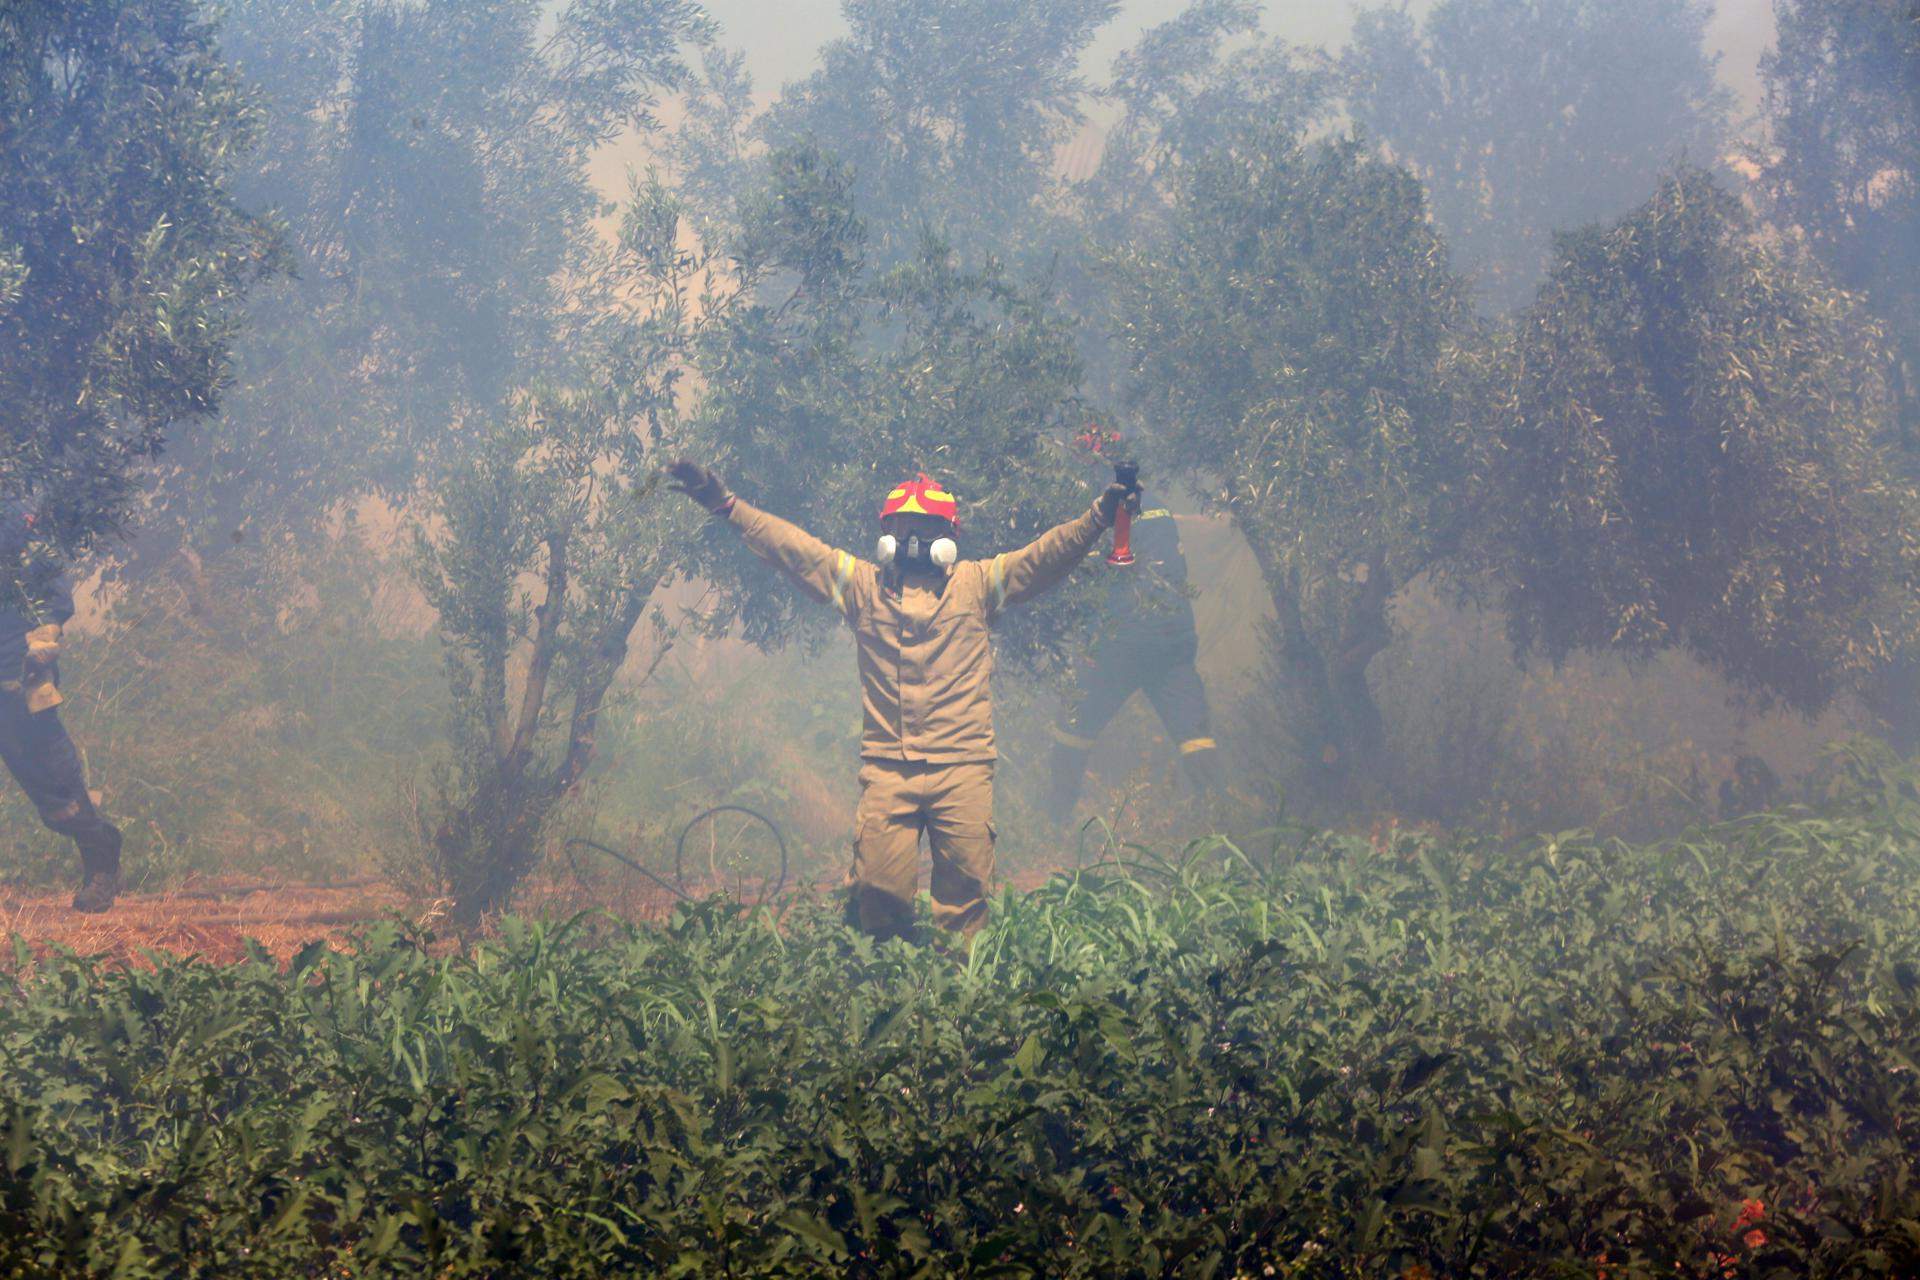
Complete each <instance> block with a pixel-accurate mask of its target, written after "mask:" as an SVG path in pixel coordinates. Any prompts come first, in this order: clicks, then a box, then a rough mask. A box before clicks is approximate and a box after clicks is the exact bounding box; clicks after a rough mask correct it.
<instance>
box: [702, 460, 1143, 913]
mask: <svg viewBox="0 0 1920 1280" xmlns="http://www.w3.org/2000/svg"><path fill="white" fill-rule="evenodd" d="M669 472H670V474H671V475H672V477H673V479H674V481H675V486H674V487H675V488H677V489H679V490H680V491H681V492H683V493H686V494H687V495H689V496H690V497H692V498H693V499H694V500H695V501H697V502H699V503H700V504H701V505H702V506H704V507H705V508H706V509H707V510H708V511H709V512H711V513H712V514H713V515H714V517H715V518H717V519H720V520H723V521H725V522H726V523H727V524H728V525H730V526H732V528H733V529H734V531H735V532H736V533H738V534H739V535H740V537H741V538H742V539H744V540H745V541H746V544H747V545H748V546H749V547H750V548H752V549H753V551H754V553H755V554H757V555H759V556H760V557H761V558H762V559H764V560H767V561H769V562H770V563H772V564H773V565H775V566H776V567H778V568H780V569H782V570H784V571H785V572H786V573H787V574H788V575H789V576H791V577H792V578H793V579H794V580H795V581H797V582H798V583H799V584H800V585H801V587H802V588H804V589H805V590H806V591H807V593H808V594H809V595H812V596H813V597H815V598H816V599H819V600H821V601H824V602H826V603H828V604H829V605H831V606H832V607H833V608H834V609H835V610H837V611H838V612H839V613H840V614H841V615H842V616H843V617H844V618H846V620H847V623H848V625H849V626H851V627H852V628H853V634H854V639H855V642H856V646H857V650H858V660H859V670H860V695H861V707H862V711H863V719H864V728H863V732H862V735H861V740H860V759H861V764H860V803H859V807H858V809H857V811H856V813H855V816H854V836H853V866H852V868H851V870H850V871H849V872H848V876H847V881H848V891H849V904H848V905H849V914H850V915H851V916H852V918H854V919H855V920H856V921H857V922H858V924H859V926H860V927H861V928H862V929H863V930H865V931H866V932H867V933H869V934H872V935H873V936H875V937H880V938H888V937H904V936H908V935H910V933H911V931H912V924H913V898H914V894H915V893H916V891H917V890H918V886H919V874H920V866H919V863H920V848H919V846H920V835H921V833H922V832H923V831H924V832H925V833H926V836H927V844H928V846H929V848H930V850H931V853H932V860H933V874H932V883H931V888H932V897H933V919H934V922H935V923H936V924H938V925H940V926H941V927H943V928H945V929H948V930H953V931H956V932H958V933H960V934H962V935H965V936H971V935H972V933H973V932H974V931H975V930H977V929H978V928H979V927H980V925H981V924H982V923H983V922H984V921H985V919H986V914H987V894H988V886H989V884H990V882H991V880H992V878H993V844H994V827H993V766H994V759H995V751H994V737H993V700H992V695H991V693H990V691H989V687H988V685H989V678H990V676H991V674H992V670H993V651H992V647H991V645H990V642H989V638H988V627H989V626H990V624H991V623H992V622H993V621H994V619H995V618H996V617H997V616H998V615H999V613H1000V611H1001V610H1002V609H1004V608H1007V607H1008V606H1010V605H1015V604H1019V603H1020V602H1021V601H1023V600H1029V599H1032V598H1033V597H1034V596H1037V595H1039V594H1040V593H1041V592H1043V591H1045V590H1047V589H1048V588H1049V587H1052V586H1054V585H1055V584H1056V583H1058V582H1060V581H1061V580H1062V579H1064V578H1065V577H1066V576H1067V574H1068V573H1069V572H1070V571H1071V570H1072V569H1073V567H1074V566H1075V565H1077V564H1079V563H1080V562H1081V561H1082V560H1084V559H1085V558H1086V555H1087V552H1088V551H1090V550H1091V549H1092V547H1093V544H1094V543H1095V542H1096V541H1097V540H1098V539H1099V537H1100V534H1101V532H1102V531H1103V530H1105V529H1106V528H1107V527H1108V526H1110V525H1111V524H1112V523H1113V520H1114V514H1115V512H1116V511H1117V510H1118V509H1119V506H1120V504H1121V503H1122V502H1123V501H1124V500H1125V497H1126V493H1127V490H1126V487H1125V486H1124V485H1121V484H1118V483H1115V484H1112V485H1109V486H1108V487H1107V489H1106V491H1105V492H1103V493H1102V494H1101V495H1100V498H1099V500H1098V501H1097V502H1096V503H1095V504H1094V505H1093V507H1092V508H1091V509H1090V510H1088V511H1087V512H1085V513H1084V514H1082V515H1080V516H1079V517H1077V518H1075V519H1072V520H1069V521H1067V522H1066V523H1064V524H1060V525H1056V526H1055V527H1054V528H1052V529H1049V530H1048V531H1047V532H1046V533H1043V534H1041V535H1040V536H1039V537H1038V538H1036V539H1034V541H1032V542H1030V543H1028V544H1027V545H1026V546H1024V547H1022V548H1020V549H1019V550H1017V551H1009V552H1006V553H1004V554H1002V555H997V556H994V557H993V558H992V559H990V560H962V559H960V554H959V542H958V539H959V532H960V529H959V522H958V519H957V515H958V510H957V507H956V504H955V502H954V498H953V495H951V494H949V493H947V492H946V491H945V490H944V489H942V488H941V487H940V485H939V484H937V483H936V482H935V481H933V480H932V479H930V478H929V477H928V476H927V475H926V474H925V473H922V474H921V475H919V476H918V477H917V478H915V479H913V480H909V481H907V482H906V483H904V484H902V485H899V486H898V487H896V488H895V489H894V490H893V491H892V492H891V493H889V494H888V495H887V497H886V501H885V503H884V504H883V505H882V506H881V508H880V528H881V533H880V538H879V542H878V547H877V550H876V553H875V555H874V558H873V559H872V560H871V561H868V560H862V559H858V558H856V557H855V556H853V555H851V554H849V553H848V552H845V551H841V550H838V549H836V548H834V547H830V546H828V545H827V544H825V543H824V542H821V541H820V540H819V539H817V538H815V537H814V536H813V535H811V534H809V533H807V532H806V531H805V530H803V529H800V528H797V527H796V526H794V525H792V524H789V523H787V522H786V521H785V520H782V519H780V518H779V517H778V516H775V515H772V514H770V513H768V512H765V511H762V510H760V509H759V508H757V507H754V506H752V505H750V504H748V503H746V502H744V501H742V500H740V499H739V498H736V497H735V496H734V495H733V494H732V493H730V492H728V490H727V487H726V485H725V484H724V483H722V481H721V479H720V477H719V476H718V475H716V474H714V473H713V472H712V471H710V470H708V469H707V468H705V467H703V466H700V465H698V464H696V463H693V462H688V461H685V460H682V461H679V462H675V463H674V464H673V465H672V466H671V467H670V468H669Z"/></svg>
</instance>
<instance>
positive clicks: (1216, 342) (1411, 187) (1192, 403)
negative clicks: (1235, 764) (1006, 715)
mask: <svg viewBox="0 0 1920 1280" xmlns="http://www.w3.org/2000/svg"><path fill="white" fill-rule="evenodd" d="M1173 189H1174V194H1173V200H1174V204H1173V215H1172V217H1171V218H1170V219H1169V226H1170V232H1169V234H1168V235H1167V236H1166V237H1165V238H1164V239H1163V240H1161V241H1157V242H1149V244H1147V245H1146V246H1142V247H1134V248H1131V249H1127V250H1123V251H1122V252H1121V253H1120V254H1118V255H1117V257H1116V260H1115V268H1116V271H1117V274H1118V276H1119V287H1118V289H1117V291H1116V294H1117V306H1118V310H1117V313H1116V317H1115V324H1116V326H1117V329H1118V332H1119V334H1120V336H1121V339H1122V341H1123V342H1124V344H1125V347H1126V352H1127V358H1128V362H1129V387H1130V399H1131V407H1132V410H1133V412H1134V413H1135V414H1136V415H1137V416H1139V417H1140V418H1142V419H1144V420H1146V421H1150V422H1151V423H1153V424H1154V425H1155V429H1156V432H1157V438H1156V454H1157V455H1158V456H1159V457H1161V458H1163V459H1164V460H1165V461H1166V463H1167V464H1168V466H1169V467H1171V468H1173V469H1174V471H1175V474H1177V475H1179V476H1180V477H1181V478H1182V479H1184V480H1186V481H1187V482H1189V483H1190V484H1192V485H1193V486H1194V487H1195V488H1196V489H1197V490H1198V491H1199V492H1200V493H1201V494H1202V495H1203V496H1204V497H1205V498H1206V499H1207V501H1208V502H1209V503H1210V504H1211V505H1212V506H1213V507H1214V508H1215V509H1217V510H1219V511H1220V512H1222V513H1224V514H1226V515H1227V516H1229V517H1230V518H1231V519H1232V521H1233V523H1234V525H1235V527H1237V528H1238V529H1239V530H1240V532H1241V533H1242V534H1244V535H1245V537H1246V539H1247V542H1248V544H1249V545H1250V546H1251V547H1252V549H1253V553H1254V557H1255V559H1256V561H1257V562H1258V564H1259V567H1260V572H1261V575H1262V577H1263V579H1264V581H1265V584H1266V588H1267V591H1268V593H1269V594H1270V595H1271V597H1272V600H1273V606H1274V611H1275V614H1276V617H1277V619H1278V622H1277V628H1276V641H1277V653H1276V661H1277V665H1278V667H1279V670H1280V673H1281V677H1282V682H1283V684H1284V686H1285V687H1286V689H1287V691H1288V692H1289V694H1290V700H1291V705H1290V707H1289V708H1288V714H1287V715H1286V720H1287V724H1286V728H1287V729H1288V730H1289V732H1290V733H1291V734H1292V736H1293V737H1294V738H1295V739H1296V742H1297V745H1298V747H1299V749H1300V753H1301V755H1302V757H1303V761H1302V763H1304V764H1305V765H1306V766H1307V769H1308V772H1307V777H1309V778H1310V779H1316V780H1317V783H1318V785H1319V787H1320V788H1321V790H1322V791H1323V792H1324V793H1327V794H1328V795H1329V796H1332V795H1337V794H1339V793H1340V792H1342V791H1344V790H1346V789H1347V788H1348V787H1350V786H1351V785H1353V784H1354V783H1355V782H1356V781H1357V780H1359V779H1360V778H1361V777H1363V776H1377V772H1378V768H1379V766H1380V764H1381V760H1380V757H1381V753H1382V750H1383V747H1384V741H1383V738H1384V734H1383V728H1382V723H1381V716H1380V710H1379V708H1378V706H1377V705H1376V704H1375V702H1374V699H1373V695H1372V692H1371V690H1370V688H1369V686H1368V683H1367V665H1368V663H1369V662H1371V661H1372V659H1373V658H1374V657H1375V656H1376V655H1377V654H1379V653H1380V652H1381V650H1382V649H1384V648H1385V647H1386V646H1387V644H1388V643H1389V641H1390V639H1391V627H1390V623H1389V614H1388V611H1387V602H1388V600H1389V598H1390V597H1391V596H1392V594H1393V593H1394V591H1396V590H1397V589H1398V588H1399V587H1400V586H1401V585H1403V584H1405V583H1406V582H1407V581H1408V580H1409V579H1410V578H1412V577H1414V576H1415V575H1417V574H1419V573H1421V572H1422V571H1423V570H1425V569H1427V568H1428V567H1430V566H1431V565H1433V564H1434V563H1435V562H1436V560H1437V559H1439V558H1441V557H1442V556H1443V555H1444V554H1446V553H1447V552H1448V551H1449V550H1450V549H1451V547H1452V545H1453V544H1454V542H1455V541H1456V540H1457V536H1458V530H1459V528H1460V526H1461V520H1462V517H1461V513H1462V512H1463V511H1464V510H1465V508H1466V504H1467V502H1468V495H1469V493H1470V490H1471V485H1472V482H1473V480H1474V478H1475V477H1476V475H1477V474H1478V469H1479V461H1478V459H1479V451H1478V445H1477V444H1476V438H1475V436H1474V435H1473V433H1472V432H1470V431H1469V430H1467V429H1466V427H1465V426H1464V425H1463V423H1462V414H1461V413H1460V411H1459V409H1458V408H1457V404H1456V401H1457V399H1458V397H1459V396H1460V395H1461V394H1462V392H1461V388H1462V387H1464V386H1465V385H1467V384H1469V383H1471V382H1472V381H1473V380H1474V378H1475V377H1476V376H1477V373H1476V370H1477V366H1476V364H1475V361H1474V358H1473V357H1472V356H1471V354H1470V351H1471V348H1468V347H1465V346H1463V345H1462V344H1461V343H1460V342H1459V341H1458V340H1457V338H1458V335H1459V334H1460V332H1461V326H1462V325H1463V323H1464V320H1465V315H1464V312H1465V304H1464V294H1463V290H1462V288H1461V286H1460V283H1459V282H1458V281H1457V280H1456V279H1455V277H1454V276H1453V275H1452V273H1451V272H1450V271H1449V270H1448V267H1447V260H1446V250H1445V246H1444V245H1443V244H1442V242H1441V240H1440V237H1439V236H1438V234H1437V233H1436V232H1435V231H1434V229H1433V227H1432V225H1431V223H1430V222H1429V220H1428V218H1427V216H1426V205H1425V200H1424V196H1423V193H1422V191H1421V187H1420V184H1419V182H1418V181H1417V180H1415V178H1414V177H1413V175H1412V174H1410V173H1408V172H1407V171H1406V170H1405V169H1402V168H1399V167H1397V166H1394V165H1392V164H1389V163H1387V162H1385V161H1383V160H1381V159H1379V158H1377V157H1375V156H1373V155H1371V154H1370V152H1369V150H1368V148H1367V147H1365V146H1364V145H1363V144H1362V143H1361V142H1359V141H1357V140H1354V139H1342V140H1335V141H1331V142H1327V143H1323V144H1316V145H1308V144H1305V143H1303V142H1302V141H1301V140H1300V139H1299V138H1298V137H1297V136H1296V135H1295V134H1293V133H1291V132H1289V131H1284V130H1259V131H1250V132H1248V133H1246V134H1244V135H1242V136H1241V137H1239V138H1238V139H1236V140H1233V141H1232V142H1230V143H1228V144H1225V145H1220V146H1217V147H1215V148H1214V149H1213V150H1212V151H1210V152H1208V153H1207V154H1205V155H1202V156H1199V157H1195V158H1192V159H1190V160H1189V161H1188V162H1187V163H1185V164H1184V165H1183V166H1182V168H1181V170H1180V172H1179V174H1178V175H1177V177H1176V178H1175V180H1174V183H1173Z"/></svg>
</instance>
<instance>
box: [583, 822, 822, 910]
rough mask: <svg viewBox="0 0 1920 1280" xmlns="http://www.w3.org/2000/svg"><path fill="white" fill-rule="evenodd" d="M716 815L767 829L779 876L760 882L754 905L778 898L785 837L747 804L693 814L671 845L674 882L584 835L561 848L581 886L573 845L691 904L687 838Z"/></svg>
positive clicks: (782, 881) (783, 870)
mask: <svg viewBox="0 0 1920 1280" xmlns="http://www.w3.org/2000/svg"><path fill="white" fill-rule="evenodd" d="M719 813H744V814H746V815H747V816H748V817H749V818H754V819H757V820H758V821H759V822H761V823H762V824H764V825H765V826H766V828H767V830H768V831H771V832H772V833H773V839H774V843H775V845H777V846H778V847H779V850H780V874H779V876H778V877H777V878H775V879H774V880H773V882H772V886H771V887H768V883H767V881H765V880H762V881H761V892H760V896H759V897H758V898H757V899H756V900H755V901H756V904H757V903H761V902H768V901H771V900H772V899H774V898H777V897H779V896H780V892H781V891H782V890H783V889H785V888H786V887H787V837H786V836H785V835H784V834H783V833H782V832H781V830H780V827H779V825H778V824H777V823H775V822H774V820H773V819H772V818H769V817H768V816H767V815H766V814H764V813H761V812H760V811H759V810H758V809H749V808H748V807H747V806H746V805H743V804H717V805H715V806H713V808H711V809H703V810H701V811H700V812H699V813H696V814H694V815H693V817H692V818H690V819H689V820H688V821H687V825H686V826H684V827H682V828H680V838H679V839H678V840H677V841H675V842H674V846H673V879H672V880H668V879H667V878H666V877H665V876H662V875H659V874H657V873H655V872H653V871H651V870H649V869H648V868H646V867H643V866H641V865H640V864H639V863H638V862H635V861H634V860H633V859H632V858H629V857H628V856H627V855H626V854H624V853H622V852H620V851H619V850H618V849H610V848H608V847H607V846H606V845H604V844H601V843H600V842H599V841H598V840H589V839H588V838H587V837H585V836H575V837H573V838H572V839H570V840H568V841H567V842H566V844H565V846H564V847H565V848H566V851H567V863H568V865H569V866H570V867H571V868H572V870H573V877H574V879H576V880H578V881H580V882H581V883H582V884H584V883H586V877H585V876H583V875H581V874H580V864H579V863H578V862H577V861H575V860H574V856H573V850H574V846H576V845H584V846H586V847H587V848H589V849H593V850H595V851H596V852H599V853H603V854H605V855H606V856H607V857H609V858H612V859H613V860H614V861H615V862H618V863H621V864H622V865H624V866H627V867H630V868H632V869H633V870H635V871H638V872H639V873H640V874H641V875H643V876H645V877H646V878H647V879H649V880H651V881H653V883H655V884H657V885H659V886H660V887H661V888H662V889H665V890H666V891H667V892H668V893H671V894H673V895H674V896H675V897H677V898H679V899H680V900H681V901H683V902H692V901H695V899H696V895H694V894H692V893H689V892H688V891H687V890H686V888H685V887H684V886H685V885H686V883H687V875H686V852H687V836H688V835H689V834H690V833H691V832H692V831H693V829H694V828H695V827H697V826H699V825H700V824H701V823H702V822H705V821H706V820H707V819H708V818H711V817H713V816H714V815H715V814H719Z"/></svg>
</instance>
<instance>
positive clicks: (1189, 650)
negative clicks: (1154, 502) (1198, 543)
mask: <svg viewBox="0 0 1920 1280" xmlns="http://www.w3.org/2000/svg"><path fill="white" fill-rule="evenodd" d="M1127 503H1128V506H1129V508H1130V509H1131V510H1132V511H1133V513H1134V514H1133V556H1134V562H1133V563H1132V564H1130V565H1115V566H1110V567H1109V570H1108V572H1109V574H1110V577H1109V581H1108V585H1107V603H1106V615H1107V616H1106V619H1105V623H1104V625H1103V626H1102V628H1101V631H1100V636H1099V639H1097V640H1096V641H1095V642H1094V644H1093V646H1092V648H1091V651H1090V652H1088V653H1087V654H1086V656H1085V657H1084V658H1083V659H1082V660H1081V661H1080V662H1079V663H1078V664H1076V665H1077V667H1078V671H1077V679H1076V682H1075V683H1076V688H1075V691H1074V694H1073V700H1072V702H1071V703H1070V704H1069V706H1068V709H1067V712H1066V714H1065V716H1064V717H1063V718H1062V719H1061V721H1060V723H1059V724H1057V725H1056V726H1054V729H1053V739H1054V745H1053V752H1052V757H1051V769H1050V772H1051V775H1052V784H1051V787H1050V790H1049V793H1048V799H1047V815H1048V817H1049V818H1051V819H1052V821H1053V822H1054V824H1055V825H1056V826H1064V825H1065V824H1066V823H1067V822H1068V821H1069V820H1070V819H1071V818H1072V816H1073V807H1074V805H1075V803H1076V802H1078V800H1079V798H1080V785H1081V781H1082V779H1083V778H1084V777H1085V775H1086V770H1087V756H1088V754H1089V753H1090V752H1091V751H1092V750H1093V747H1094V744H1095V742H1096V741H1097V740H1098V738H1099V737H1100V734H1101V733H1102V732H1103V731H1104V730H1105V729H1106V727H1107V724H1108V722H1109V721H1111V720H1112V719H1113V717H1114V716H1115V715H1117V714H1119V711H1120V708H1122V707H1123V706H1125V705H1126V704H1127V700H1128V699H1129V698H1131V697H1132V696H1133V695H1134V693H1135V692H1143V693H1145V694H1146V695H1147V700H1148V701H1149V702H1150V703H1152V705H1153V709H1154V711H1155V713H1156V714H1158V715H1159V717H1160V723H1161V724H1162V725H1164V726H1165V727H1166V731H1167V737H1168V739H1169V740H1170V741H1172V742H1173V743H1174V744H1175V746H1176V748H1177V749H1178V751H1179V753H1180V762H1181V765H1182V766H1183V767H1184V769H1185V772H1186V775H1187V779H1188V781H1189V782H1190V783H1191V784H1192V785H1193V788H1194V791H1195V792H1196V793H1197V794H1198V795H1199V796H1200V797H1201V799H1202V802H1203V803H1211V802H1212V801H1213V800H1215V799H1216V798H1217V797H1218V795H1219V791H1220V749H1219V744H1218V743H1216V742H1215V741H1214V739H1213V731H1212V729H1211V727H1210V717H1209V715H1208V712H1207V690H1206V686H1205V685H1204V684H1203V683H1202V682H1201V679H1200V672H1199V671H1198V669H1196V667H1195V665H1194V663H1195V659H1196V657H1197V656H1198V653H1199V644H1200V642H1199V636H1198V633H1197V631H1196V630H1195V627H1194V620H1193V602H1192V600H1191V599H1189V597H1188V591H1187V561H1186V556H1185V555H1184V554H1183V553H1182V551H1181V548H1180V533H1179V528H1178V526H1177V524H1176V522H1175V517H1174V516H1173V514H1172V513H1171V512H1169V511H1167V510H1166V509H1165V508H1164V507H1147V506H1146V505H1145V499H1144V498H1143V496H1142V495H1141V494H1140V493H1138V492H1136V493H1134V494H1133V495H1132V496H1131V497H1130V498H1128V499H1127Z"/></svg>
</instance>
